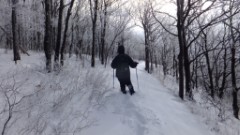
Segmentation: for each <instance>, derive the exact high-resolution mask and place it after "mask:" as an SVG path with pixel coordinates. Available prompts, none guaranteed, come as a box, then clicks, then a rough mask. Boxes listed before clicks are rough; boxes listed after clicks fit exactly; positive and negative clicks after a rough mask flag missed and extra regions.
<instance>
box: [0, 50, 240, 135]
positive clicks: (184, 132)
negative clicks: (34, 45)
mask: <svg viewBox="0 0 240 135" xmlns="http://www.w3.org/2000/svg"><path fill="white" fill-rule="evenodd" d="M11 58H12V55H11V53H9V54H5V53H3V51H2V50H1V52H0V68H1V71H0V75H1V76H0V79H1V91H0V100H1V101H0V131H1V132H2V130H3V129H5V134H6V135H19V134H22V135H28V134H29V135H43V134H45V135H97V134H98V135H215V134H218V133H217V132H216V131H214V130H212V127H213V125H206V124H204V121H203V119H202V118H201V117H199V116H197V115H196V114H193V113H192V111H191V109H190V107H188V106H187V104H186V102H185V101H182V100H180V99H179V98H178V97H177V96H176V94H175V93H174V92H173V91H174V88H175V89H177V85H176V84H175V82H170V81H169V82H164V81H161V80H159V79H157V78H156V77H154V76H152V75H149V74H147V73H145V72H144V71H143V68H144V63H140V64H139V66H138V71H137V73H138V80H137V77H136V70H135V69H131V78H132V82H133V86H134V88H135V90H136V94H135V95H133V96H130V95H129V94H127V95H123V94H122V93H121V92H120V90H119V89H120V88H119V83H118V81H117V79H116V78H115V80H114V88H113V78H112V77H113V76H112V73H113V72H112V69H111V68H110V67H107V68H104V67H103V66H100V65H98V66H97V68H94V69H92V68H89V65H88V61H85V62H84V66H83V62H80V61H79V60H77V59H76V58H74V57H73V58H71V59H69V60H68V61H67V64H66V65H65V67H64V68H63V70H62V71H60V72H59V73H46V72H45V71H44V55H43V54H42V53H33V52H32V53H31V57H28V56H23V58H22V59H23V60H22V61H20V63H18V65H15V64H14V62H12V61H11ZM138 81H139V88H138ZM169 84H170V85H171V86H172V87H171V88H170V87H168V88H167V87H166V86H165V85H169ZM170 85H169V86H170ZM170 89H172V90H170ZM9 105H10V106H11V107H12V108H11V107H10V109H9ZM9 112H11V113H9ZM9 114H10V115H11V118H10V120H9V122H7V120H8V118H9ZM6 122H7V126H5V128H4V124H5V125H6ZM235 133H236V132H235ZM235 133H234V134H232V135H239V133H236V134H235Z"/></svg>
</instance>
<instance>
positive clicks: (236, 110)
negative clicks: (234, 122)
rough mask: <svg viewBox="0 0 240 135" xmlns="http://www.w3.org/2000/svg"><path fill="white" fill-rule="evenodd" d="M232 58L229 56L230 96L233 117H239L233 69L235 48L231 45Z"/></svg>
mask: <svg viewBox="0 0 240 135" xmlns="http://www.w3.org/2000/svg"><path fill="white" fill-rule="evenodd" d="M231 50H232V58H231V74H232V96H233V103H232V106H233V114H234V117H235V118H237V119H239V116H238V113H239V107H238V88H237V82H236V71H235V63H236V60H235V53H236V50H235V48H234V47H232V49H231Z"/></svg>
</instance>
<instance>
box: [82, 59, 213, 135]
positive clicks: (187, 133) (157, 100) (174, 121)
mask: <svg viewBox="0 0 240 135" xmlns="http://www.w3.org/2000/svg"><path fill="white" fill-rule="evenodd" d="M143 67H144V64H143V63H141V64H139V65H138V69H140V70H138V78H139V85H140V89H138V87H137V79H136V71H135V69H131V78H132V83H133V85H134V87H135V91H136V94H135V95H133V96H130V95H129V94H128V95H123V94H122V93H121V92H120V87H119V83H118V81H117V79H115V88H114V89H113V90H112V91H111V93H110V94H109V95H108V97H107V98H106V102H105V105H104V107H102V108H101V109H100V110H99V111H97V112H95V113H94V117H95V118H96V124H95V125H94V126H92V127H90V128H88V129H86V130H84V131H83V132H82V134H83V135H95V134H100V135H113V134H114V135H212V134H213V133H212V132H211V131H209V130H208V129H207V127H205V125H204V124H202V123H201V122H200V120H198V118H197V116H195V115H193V114H192V113H191V111H190V110H189V108H188V107H187V106H186V105H185V104H184V103H183V102H182V101H181V100H180V99H179V98H178V97H176V96H174V95H173V93H172V92H171V91H169V90H168V89H167V88H166V87H164V86H162V85H161V83H160V81H159V80H158V79H157V78H155V77H153V76H151V75H149V74H147V73H145V72H144V71H143ZM109 74H112V73H111V72H109ZM110 76H111V75H110ZM109 80H111V78H109ZM110 84H112V82H111V83H110Z"/></svg>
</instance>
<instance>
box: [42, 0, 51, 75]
mask: <svg viewBox="0 0 240 135" xmlns="http://www.w3.org/2000/svg"><path fill="white" fill-rule="evenodd" d="M50 16H51V14H50V1H49V0H45V35H44V52H45V56H46V70H47V71H48V72H51V70H52V62H51V59H52V46H51V38H50V35H51V17H50Z"/></svg>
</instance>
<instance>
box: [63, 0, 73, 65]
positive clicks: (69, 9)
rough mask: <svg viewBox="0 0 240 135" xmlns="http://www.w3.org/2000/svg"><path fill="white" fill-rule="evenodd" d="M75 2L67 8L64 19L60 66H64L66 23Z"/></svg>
mask: <svg viewBox="0 0 240 135" xmlns="http://www.w3.org/2000/svg"><path fill="white" fill-rule="evenodd" d="M74 1H75V0H72V1H71V3H70V7H69V8H68V11H67V17H66V21H65V29H64V35H63V42H62V48H61V65H62V66H63V65H64V55H65V54H64V53H65V48H66V39H67V31H68V22H69V19H70V16H71V12H72V7H73V4H74Z"/></svg>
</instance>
